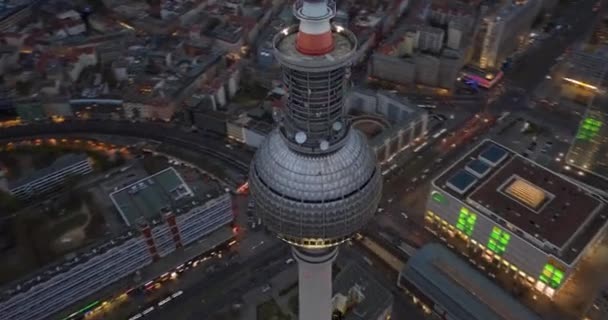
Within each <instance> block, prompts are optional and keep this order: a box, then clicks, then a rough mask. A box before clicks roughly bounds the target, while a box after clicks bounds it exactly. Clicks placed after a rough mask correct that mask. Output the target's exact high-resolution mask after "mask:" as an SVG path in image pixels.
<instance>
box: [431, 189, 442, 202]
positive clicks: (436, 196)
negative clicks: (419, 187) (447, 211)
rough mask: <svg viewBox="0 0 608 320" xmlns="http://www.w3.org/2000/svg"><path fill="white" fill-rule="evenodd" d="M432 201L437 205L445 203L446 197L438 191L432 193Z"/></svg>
mask: <svg viewBox="0 0 608 320" xmlns="http://www.w3.org/2000/svg"><path fill="white" fill-rule="evenodd" d="M431 199H433V201H435V202H437V203H445V197H444V196H443V194H441V193H440V192H438V191H433V192H431Z"/></svg>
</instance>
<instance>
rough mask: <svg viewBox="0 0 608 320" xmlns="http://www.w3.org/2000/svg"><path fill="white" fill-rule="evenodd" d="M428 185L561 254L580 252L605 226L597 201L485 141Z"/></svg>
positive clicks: (536, 166)
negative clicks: (566, 251) (487, 213)
mask: <svg viewBox="0 0 608 320" xmlns="http://www.w3.org/2000/svg"><path fill="white" fill-rule="evenodd" d="M434 183H435V186H436V187H438V188H440V189H442V190H443V191H444V192H446V193H449V194H450V195H452V196H453V197H455V198H457V199H459V200H461V201H463V202H465V203H469V204H476V205H478V206H483V207H484V208H486V209H487V210H488V211H490V212H492V213H493V214H494V215H496V216H498V217H499V218H501V219H503V220H505V221H507V222H508V223H510V224H511V225H514V226H515V227H517V228H518V229H520V230H521V231H523V232H525V233H527V234H529V235H531V236H533V237H535V238H537V239H538V240H540V241H543V242H549V243H551V244H552V245H554V246H555V247H558V248H561V249H562V253H564V252H565V251H564V250H563V249H564V248H565V247H571V249H572V250H569V251H573V253H576V252H581V251H582V250H581V249H583V248H584V247H585V246H586V244H587V243H588V242H589V241H590V240H591V239H592V238H593V236H594V235H595V234H596V233H597V231H598V230H599V229H600V228H601V227H602V226H603V225H604V223H605V218H604V217H602V216H603V214H601V213H604V214H605V213H606V206H605V205H604V203H603V202H602V201H600V200H598V198H596V197H594V196H593V195H591V194H590V193H589V192H587V191H586V190H584V189H583V188H581V186H579V185H578V184H575V183H573V182H570V181H568V180H566V179H564V178H562V177H561V176H559V175H557V174H556V173H554V172H552V171H549V170H548V169H547V168H545V167H543V166H540V165H538V164H536V163H534V162H532V161H530V160H528V159H527V158H524V157H522V156H520V155H518V154H516V153H514V152H512V151H511V150H509V149H506V148H505V147H503V146H501V145H499V144H497V143H495V142H493V141H489V140H486V141H484V142H482V143H481V144H479V145H478V146H477V147H475V148H474V149H473V150H472V151H470V152H469V154H467V155H466V156H464V157H463V158H462V159H460V160H459V161H457V162H456V163H455V164H454V165H453V166H452V167H451V168H450V169H448V170H447V171H446V172H444V173H443V174H441V175H440V176H439V177H438V178H437V179H436V180H435V181H434ZM490 218H491V219H493V220H496V219H495V218H493V217H490ZM579 247H580V248H579ZM573 257H576V255H574V256H573ZM563 258H566V260H568V259H567V257H563Z"/></svg>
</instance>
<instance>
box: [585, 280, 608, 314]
mask: <svg viewBox="0 0 608 320" xmlns="http://www.w3.org/2000/svg"><path fill="white" fill-rule="evenodd" d="M583 319H584V320H603V319H608V287H604V288H602V289H601V290H600V291H599V292H598V293H597V294H596V295H595V297H594V298H593V303H592V304H591V306H590V307H589V309H588V310H587V311H586V312H585V316H584V317H583Z"/></svg>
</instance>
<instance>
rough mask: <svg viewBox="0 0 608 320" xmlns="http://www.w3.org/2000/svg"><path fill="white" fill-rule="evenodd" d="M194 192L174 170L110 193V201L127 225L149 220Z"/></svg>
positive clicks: (169, 169) (171, 169) (170, 168)
mask: <svg viewBox="0 0 608 320" xmlns="http://www.w3.org/2000/svg"><path fill="white" fill-rule="evenodd" d="M192 196H194V193H193V192H192V190H191V189H190V187H188V185H187V184H186V182H185V181H184V179H182V177H181V176H180V175H179V173H177V171H176V170H175V169H174V168H173V167H169V168H167V169H164V170H161V171H159V172H157V173H155V174H153V175H151V176H148V177H145V178H143V179H140V180H138V181H136V182H134V183H132V184H129V185H127V186H126V187H124V188H122V189H119V190H117V191H114V192H112V193H111V194H110V199H112V202H113V203H114V206H115V207H116V209H117V210H118V211H119V212H120V215H121V216H122V218H123V219H124V221H125V223H126V224H127V225H133V224H135V222H136V221H137V220H138V219H140V218H144V219H146V220H151V219H154V218H156V217H158V216H159V215H160V214H161V213H162V211H163V210H165V209H168V208H172V207H173V205H174V204H175V203H177V202H178V201H180V200H182V199H184V198H186V197H192Z"/></svg>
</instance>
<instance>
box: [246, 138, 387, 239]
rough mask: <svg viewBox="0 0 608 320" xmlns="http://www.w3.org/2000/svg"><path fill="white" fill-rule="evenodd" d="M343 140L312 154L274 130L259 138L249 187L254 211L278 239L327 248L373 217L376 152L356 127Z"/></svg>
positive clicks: (377, 185) (377, 196)
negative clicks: (326, 150)
mask: <svg viewBox="0 0 608 320" xmlns="http://www.w3.org/2000/svg"><path fill="white" fill-rule="evenodd" d="M345 140H346V141H345V143H344V145H343V146H342V148H340V149H338V150H337V151H335V152H332V153H328V154H323V155H319V156H315V157H311V156H309V155H306V154H301V153H298V152H295V151H294V150H292V149H290V148H289V147H288V142H287V141H286V140H285V139H284V138H282V137H281V134H280V132H279V131H278V130H274V131H272V133H271V134H270V135H269V136H268V137H267V138H266V140H265V141H264V142H263V143H262V145H261V146H260V148H259V150H258V152H257V153H256V156H255V159H254V164H253V165H252V167H251V173H250V175H249V176H250V186H251V189H252V195H253V198H254V200H255V202H256V208H257V211H258V214H259V215H260V216H261V217H262V219H263V221H264V224H265V225H266V226H267V227H268V228H269V229H270V230H271V231H272V232H274V233H276V234H277V236H278V237H279V238H281V239H283V240H285V241H287V242H289V243H291V244H293V245H295V246H299V247H305V248H323V247H331V246H335V245H337V244H339V243H341V242H343V241H344V240H346V239H348V238H349V237H350V236H351V235H352V234H353V233H355V232H357V231H358V230H359V229H361V228H362V227H364V226H365V224H366V223H367V222H368V221H369V220H370V219H371V218H372V217H373V215H374V213H375V211H376V207H377V204H378V201H379V200H380V194H381V190H382V186H381V183H382V181H381V174H380V172H379V169H378V168H377V166H376V158H375V155H374V154H373V152H372V150H371V149H370V148H369V146H368V144H367V142H366V140H365V137H364V136H363V134H362V133H360V132H359V131H356V130H351V131H350V132H349V133H348V134H347V136H346V138H345Z"/></svg>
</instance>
